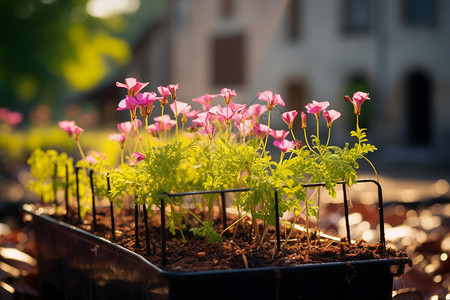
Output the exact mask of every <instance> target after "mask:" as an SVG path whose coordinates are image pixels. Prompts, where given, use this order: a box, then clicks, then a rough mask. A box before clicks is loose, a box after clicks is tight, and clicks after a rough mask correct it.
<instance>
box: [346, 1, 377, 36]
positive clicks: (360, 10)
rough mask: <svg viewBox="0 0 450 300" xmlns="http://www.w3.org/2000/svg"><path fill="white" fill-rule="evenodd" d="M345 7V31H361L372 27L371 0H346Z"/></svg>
mask: <svg viewBox="0 0 450 300" xmlns="http://www.w3.org/2000/svg"><path fill="white" fill-rule="evenodd" d="M343 9H344V13H343V18H344V21H343V29H344V32H347V33H359V32H366V31H368V30H369V29H370V1H369V0H344V6H343Z"/></svg>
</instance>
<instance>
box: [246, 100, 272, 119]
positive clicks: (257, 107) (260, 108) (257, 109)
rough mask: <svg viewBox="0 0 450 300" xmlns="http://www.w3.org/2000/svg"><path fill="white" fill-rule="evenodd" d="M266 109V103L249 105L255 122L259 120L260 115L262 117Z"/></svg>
mask: <svg viewBox="0 0 450 300" xmlns="http://www.w3.org/2000/svg"><path fill="white" fill-rule="evenodd" d="M266 111H267V106H266V105H261V104H253V105H250V106H249V107H248V114H249V115H250V116H252V117H253V118H254V120H255V122H256V121H258V119H259V117H261V116H262V114H263V113H265V112H266Z"/></svg>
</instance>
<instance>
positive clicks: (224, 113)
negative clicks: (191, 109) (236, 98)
mask: <svg viewBox="0 0 450 300" xmlns="http://www.w3.org/2000/svg"><path fill="white" fill-rule="evenodd" d="M229 104H230V105H228V106H225V107H221V106H220V105H217V106H214V107H211V108H210V110H209V113H210V114H212V115H214V116H216V117H219V118H218V119H219V120H220V117H222V118H223V119H224V121H225V123H226V124H230V122H231V120H232V119H233V117H234V115H235V114H237V113H238V112H239V111H241V110H242V109H244V107H245V105H240V104H235V103H233V102H230V103H229Z"/></svg>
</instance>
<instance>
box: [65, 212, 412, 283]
mask: <svg viewBox="0 0 450 300" xmlns="http://www.w3.org/2000/svg"><path fill="white" fill-rule="evenodd" d="M149 215H150V214H149ZM56 218H57V219H59V220H64V221H65V222H67V223H69V224H72V225H75V226H78V227H80V228H82V229H84V230H86V231H89V232H91V233H95V234H96V235H98V236H101V237H103V238H106V239H108V240H110V241H113V242H114V243H116V244H118V245H121V246H123V247H125V248H127V249H129V250H131V251H134V252H136V253H138V254H141V255H142V256H144V257H145V258H146V259H148V260H149V261H150V262H151V263H153V264H155V265H157V266H159V267H160V268H162V261H161V234H160V223H159V218H158V217H155V218H152V219H150V218H149V245H150V247H149V248H148V249H147V246H146V235H145V228H144V224H143V222H142V221H141V225H140V228H139V244H138V245H137V244H136V238H135V226H134V224H135V221H134V211H128V212H126V211H124V210H122V212H121V213H120V214H119V215H116V216H115V226H116V227H115V228H116V238H115V239H114V240H113V239H112V233H111V222H110V215H109V208H108V209H106V208H105V209H98V213H97V216H96V222H97V230H96V232H93V229H92V216H91V215H87V216H86V217H85V219H84V220H83V223H82V224H77V223H78V218H77V216H76V212H74V211H71V212H69V214H68V217H67V218H66V217H65V216H63V215H58V216H56ZM247 221H248V220H247ZM217 223H220V222H217ZM231 223H232V221H231V220H229V221H228V224H231ZM240 224H241V225H240V226H239V229H238V232H236V233H234V230H235V229H234V228H233V230H230V231H228V232H226V233H225V234H224V235H223V237H222V238H223V242H221V243H211V244H208V243H207V242H206V240H205V239H204V238H199V237H195V236H193V234H192V233H191V232H189V231H185V232H184V235H185V237H186V239H187V242H186V243H183V242H182V239H181V235H180V234H179V232H177V235H176V236H173V235H172V234H171V233H170V232H169V231H168V230H167V232H166V236H167V247H166V249H167V264H166V266H165V267H164V268H163V269H165V270H170V271H205V270H227V269H236V268H255V267H266V266H283V267H284V266H294V265H299V264H311V263H325V262H346V261H354V260H368V259H385V258H387V259H391V258H397V259H402V258H406V259H407V256H406V255H405V254H403V253H401V252H397V251H396V250H394V249H391V248H385V247H384V246H383V245H381V244H374V245H369V244H367V243H366V242H365V241H363V240H358V241H356V242H353V243H352V244H349V243H348V242H347V241H346V239H342V240H340V241H333V240H330V239H323V238H319V237H318V236H317V235H316V234H315V233H314V232H313V233H312V234H311V237H310V249H308V243H307V236H306V234H304V233H302V232H300V231H298V230H294V232H293V233H292V234H291V236H290V239H289V242H288V243H287V244H286V245H283V247H282V248H281V251H277V250H276V243H275V241H274V240H275V231H274V230H270V231H269V234H268V235H267V238H266V239H265V242H264V243H263V244H262V246H260V245H259V243H258V242H257V241H256V240H255V239H254V238H252V236H251V235H250V232H251V226H250V224H249V222H242V223H240ZM218 226H219V229H220V230H219V232H221V231H222V228H221V225H218ZM261 228H262V227H261ZM282 232H283V234H282V237H281V238H282V239H283V238H284V229H283V230H282ZM283 242H284V240H282V244H283ZM401 273H403V268H401V270H399V274H397V275H401Z"/></svg>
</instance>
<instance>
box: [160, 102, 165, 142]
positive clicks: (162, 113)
mask: <svg viewBox="0 0 450 300" xmlns="http://www.w3.org/2000/svg"><path fill="white" fill-rule="evenodd" d="M163 116H164V106H161V122H160V123H159V132H160V135H159V141H160V142H162V138H163V136H162V135H163V134H164V135H165V131H163V128H162V126H163Z"/></svg>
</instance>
